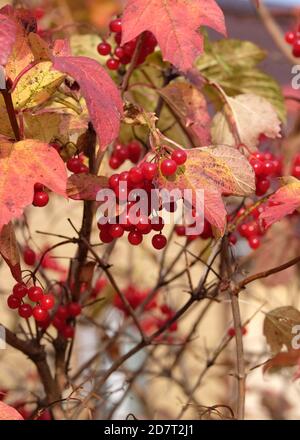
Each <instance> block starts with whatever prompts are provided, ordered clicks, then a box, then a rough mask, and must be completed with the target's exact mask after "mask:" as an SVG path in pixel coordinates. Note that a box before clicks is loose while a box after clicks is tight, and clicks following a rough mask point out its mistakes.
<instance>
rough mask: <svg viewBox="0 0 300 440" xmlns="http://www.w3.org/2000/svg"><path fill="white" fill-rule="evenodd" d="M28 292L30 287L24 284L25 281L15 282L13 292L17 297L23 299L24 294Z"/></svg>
mask: <svg viewBox="0 0 300 440" xmlns="http://www.w3.org/2000/svg"><path fill="white" fill-rule="evenodd" d="M27 293H28V289H27V287H26V286H25V284H23V283H18V284H15V285H14V287H13V294H14V296H16V297H17V298H20V299H22V298H24V296H26V295H27Z"/></svg>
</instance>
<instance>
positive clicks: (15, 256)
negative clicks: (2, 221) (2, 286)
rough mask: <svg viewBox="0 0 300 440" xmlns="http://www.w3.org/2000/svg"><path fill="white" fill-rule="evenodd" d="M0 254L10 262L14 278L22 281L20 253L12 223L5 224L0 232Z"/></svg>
mask: <svg viewBox="0 0 300 440" xmlns="http://www.w3.org/2000/svg"><path fill="white" fill-rule="evenodd" d="M0 254H1V255H2V258H3V259H4V260H5V261H6V263H7V264H8V266H9V268H10V271H11V274H12V276H13V277H14V279H15V280H16V281H18V282H19V283H20V282H21V281H22V274H21V265H20V253H19V248H18V244H17V240H16V235H15V231H14V227H13V225H12V223H8V224H7V225H5V226H3V228H2V231H1V232H0Z"/></svg>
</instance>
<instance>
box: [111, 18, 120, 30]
mask: <svg viewBox="0 0 300 440" xmlns="http://www.w3.org/2000/svg"><path fill="white" fill-rule="evenodd" d="M109 29H110V31H111V32H114V33H119V32H122V21H121V20H120V19H119V18H116V19H115V20H112V21H111V22H110V23H109Z"/></svg>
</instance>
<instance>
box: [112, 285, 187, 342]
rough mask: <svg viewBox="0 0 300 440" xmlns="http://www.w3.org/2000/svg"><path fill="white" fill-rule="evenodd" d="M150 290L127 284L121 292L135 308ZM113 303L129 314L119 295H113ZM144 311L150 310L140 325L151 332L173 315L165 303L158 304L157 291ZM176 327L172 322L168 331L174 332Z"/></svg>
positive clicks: (147, 331)
mask: <svg viewBox="0 0 300 440" xmlns="http://www.w3.org/2000/svg"><path fill="white" fill-rule="evenodd" d="M150 292H151V290H147V289H146V290H141V289H138V288H137V287H135V286H133V285H129V286H128V287H126V288H125V289H124V290H123V294H124V296H125V297H126V299H127V301H128V302H129V304H130V305H131V307H132V308H133V309H134V310H135V309H137V308H138V307H139V306H140V305H141V304H142V303H143V302H144V301H145V300H146V298H147V297H148V295H149V294H150ZM113 304H114V306H115V307H117V308H118V309H119V310H121V311H122V312H123V313H124V315H125V316H129V313H128V311H127V309H126V307H125V306H124V304H123V301H122V300H121V298H120V296H119V295H117V294H116V295H115V296H114V301H113ZM144 311H145V312H151V313H150V314H149V313H148V315H144V316H143V318H142V320H141V327H142V329H143V330H144V331H145V332H146V333H151V332H152V331H155V330H157V329H159V328H160V327H162V326H163V325H165V323H166V322H168V321H169V320H170V319H172V318H173V317H174V315H175V311H174V310H173V309H172V308H171V307H169V306H168V305H167V304H162V305H159V304H158V302H157V293H156V295H155V296H154V297H153V298H152V299H151V301H149V303H148V304H147V305H146V306H145V310H144ZM177 329H178V324H177V322H176V321H175V322H173V323H172V324H171V325H170V327H169V329H168V330H169V331H170V332H175V331H176V330H177Z"/></svg>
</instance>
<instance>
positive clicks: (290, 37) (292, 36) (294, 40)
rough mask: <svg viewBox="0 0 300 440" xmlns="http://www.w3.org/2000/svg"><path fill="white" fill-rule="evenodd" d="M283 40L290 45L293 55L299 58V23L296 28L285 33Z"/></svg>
mask: <svg viewBox="0 0 300 440" xmlns="http://www.w3.org/2000/svg"><path fill="white" fill-rule="evenodd" d="M285 41H286V42H287V43H288V44H290V45H291V46H292V48H293V55H294V57H296V58H300V25H299V26H298V29H297V30H295V31H289V32H287V33H286V34H285Z"/></svg>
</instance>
